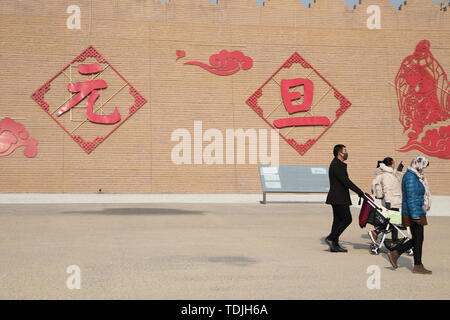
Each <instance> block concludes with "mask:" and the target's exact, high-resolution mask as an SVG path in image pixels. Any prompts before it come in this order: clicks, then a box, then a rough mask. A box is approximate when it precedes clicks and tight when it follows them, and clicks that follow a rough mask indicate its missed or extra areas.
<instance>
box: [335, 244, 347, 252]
mask: <svg viewBox="0 0 450 320" xmlns="http://www.w3.org/2000/svg"><path fill="white" fill-rule="evenodd" d="M337 249H338V252H348V250H347V249H345V248H342V247H341V246H340V245H339V244H338V245H337Z"/></svg>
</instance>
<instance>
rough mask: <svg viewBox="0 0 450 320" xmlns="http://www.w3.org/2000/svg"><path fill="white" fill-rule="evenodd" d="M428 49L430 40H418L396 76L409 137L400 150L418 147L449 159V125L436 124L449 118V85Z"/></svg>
mask: <svg viewBox="0 0 450 320" xmlns="http://www.w3.org/2000/svg"><path fill="white" fill-rule="evenodd" d="M430 49H431V44H430V41H428V40H422V41H420V42H419V43H418V44H417V46H416V49H415V51H414V53H413V54H412V55H410V56H407V57H406V58H405V59H404V60H403V62H402V64H401V66H400V70H399V71H398V74H397V77H396V78H395V87H396V90H397V98H398V107H399V111H400V117H399V120H400V123H401V124H402V126H403V129H404V132H407V134H408V138H409V140H408V142H407V143H406V145H404V146H403V147H401V148H400V150H399V151H402V152H406V151H410V150H414V149H417V150H420V151H421V152H423V153H425V154H427V155H430V156H434V157H439V158H443V159H450V125H448V126H445V125H442V126H440V127H435V126H436V125H437V124H439V123H441V122H443V121H446V120H447V119H449V118H450V85H449V82H448V78H447V74H446V72H445V71H444V69H443V68H442V66H441V65H440V64H439V62H438V61H437V60H436V58H435V57H434V56H433V54H432V53H431V50H430ZM430 127H433V128H430ZM426 128H429V129H427V130H426V131H425V132H423V131H424V130H425V129H426Z"/></svg>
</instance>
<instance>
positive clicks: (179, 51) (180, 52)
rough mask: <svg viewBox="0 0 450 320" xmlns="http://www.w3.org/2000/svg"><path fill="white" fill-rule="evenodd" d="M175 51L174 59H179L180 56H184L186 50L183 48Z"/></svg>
mask: <svg viewBox="0 0 450 320" xmlns="http://www.w3.org/2000/svg"><path fill="white" fill-rule="evenodd" d="M175 53H176V55H177V59H176V60H179V59H181V58H184V57H186V52H185V51H184V50H177V51H176V52H175ZM176 60H175V61H176Z"/></svg>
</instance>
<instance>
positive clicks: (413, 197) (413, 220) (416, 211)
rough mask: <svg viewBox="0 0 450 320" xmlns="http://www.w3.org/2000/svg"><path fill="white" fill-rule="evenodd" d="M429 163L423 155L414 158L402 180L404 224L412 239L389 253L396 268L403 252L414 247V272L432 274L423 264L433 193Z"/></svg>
mask: <svg viewBox="0 0 450 320" xmlns="http://www.w3.org/2000/svg"><path fill="white" fill-rule="evenodd" d="M428 165H429V162H428V159H427V158H425V157H423V156H418V157H416V158H414V160H413V161H412V162H411V166H410V167H409V168H408V171H407V172H406V173H405V175H404V176H403V180H402V193H403V199H402V222H403V225H404V226H409V227H410V228H411V233H412V239H411V240H408V241H407V242H405V243H404V244H401V245H400V246H398V247H397V249H396V250H393V251H391V252H389V253H388V256H389V260H390V262H391V264H392V266H393V267H394V269H396V268H397V267H398V265H397V260H398V258H399V257H400V255H401V254H402V253H404V252H405V251H407V250H409V249H411V248H413V249H414V268H413V271H412V272H413V273H419V274H431V271H430V270H427V269H425V267H424V266H423V264H422V245H423V238H424V226H425V225H427V224H428V223H427V217H426V214H427V211H428V210H430V206H431V193H430V190H429V188H428V181H427V179H426V178H425V175H424V170H425V168H427V167H428Z"/></svg>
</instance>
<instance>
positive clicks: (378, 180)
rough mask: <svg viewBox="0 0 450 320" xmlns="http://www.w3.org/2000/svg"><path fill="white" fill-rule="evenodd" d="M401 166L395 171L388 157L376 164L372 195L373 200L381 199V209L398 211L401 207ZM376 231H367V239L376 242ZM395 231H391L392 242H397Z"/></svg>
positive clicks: (393, 163)
mask: <svg viewBox="0 0 450 320" xmlns="http://www.w3.org/2000/svg"><path fill="white" fill-rule="evenodd" d="M402 170H403V164H402V163H400V165H399V166H398V168H397V169H395V161H394V159H392V158H390V157H386V158H384V160H383V161H379V162H378V167H377V168H376V169H375V175H376V177H375V179H374V180H373V181H372V193H373V194H374V195H375V198H377V199H381V203H382V205H383V207H385V208H386V209H389V210H394V211H400V208H401V207H402V173H401V171H402ZM378 233H379V232H378V231H377V230H376V229H375V230H372V231H369V237H370V239H371V240H372V241H373V242H376V241H377V237H378ZM397 239H398V234H397V230H396V229H393V230H392V240H394V241H395V240H397Z"/></svg>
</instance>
